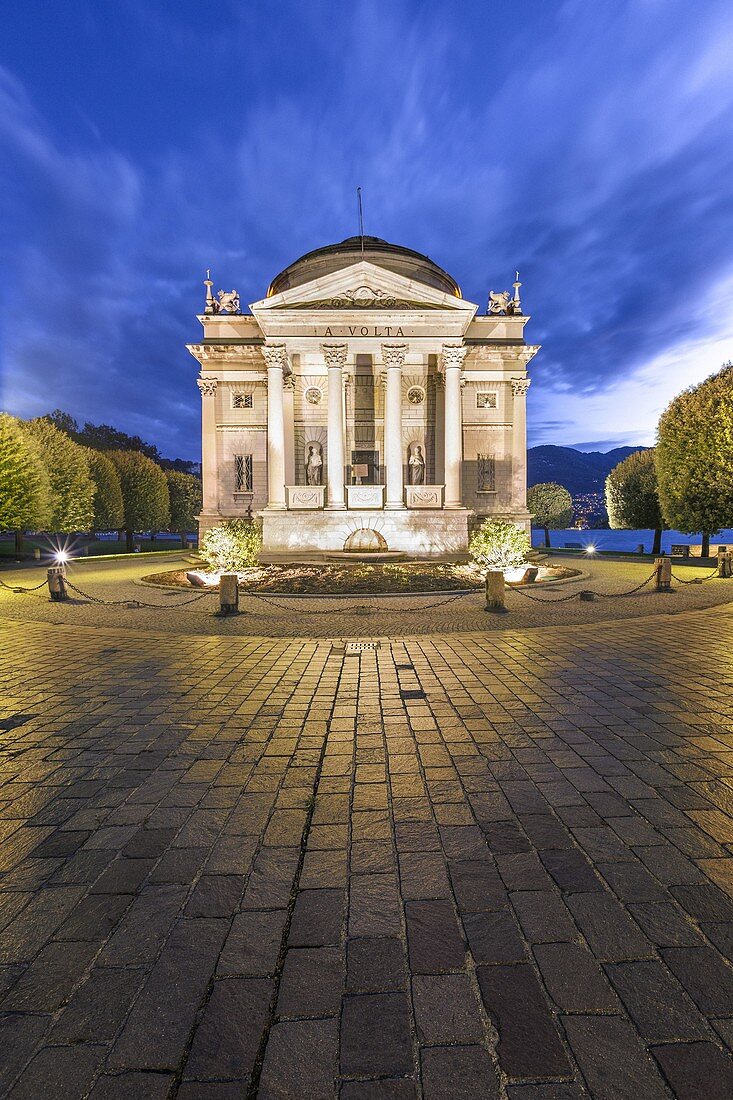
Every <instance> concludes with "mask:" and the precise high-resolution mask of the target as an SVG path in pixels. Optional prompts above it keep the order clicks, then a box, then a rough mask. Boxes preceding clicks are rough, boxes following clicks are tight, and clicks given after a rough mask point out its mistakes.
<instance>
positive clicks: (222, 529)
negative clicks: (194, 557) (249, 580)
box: [201, 519, 262, 573]
mask: <svg viewBox="0 0 733 1100" xmlns="http://www.w3.org/2000/svg"><path fill="white" fill-rule="evenodd" d="M261 549H262V531H261V530H260V526H259V524H258V523H252V522H251V521H250V520H246V519H227V520H225V521H224V523H219V524H217V526H216V527H212V528H210V530H208V531H207V532H206V534H205V535H204V537H203V538H202V540H201V557H202V558H203V559H204V561H205V562H206V564H207V565H208V566H209V568H210V569H215V570H216V571H217V572H219V573H238V572H239V571H240V570H242V569H249V568H250V567H251V566H253V565H256V564H257V558H258V556H259V553H260V550H261Z"/></svg>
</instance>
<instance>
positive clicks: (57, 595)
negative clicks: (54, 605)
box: [46, 565, 69, 600]
mask: <svg viewBox="0 0 733 1100" xmlns="http://www.w3.org/2000/svg"><path fill="white" fill-rule="evenodd" d="M46 576H47V579H48V593H49V595H50V597H51V599H52V600H68V598H69V593H68V590H67V588H66V570H65V569H64V567H63V565H52V566H50V567H49V569H48V572H47V574H46Z"/></svg>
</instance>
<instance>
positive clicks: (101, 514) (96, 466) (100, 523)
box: [86, 447, 125, 531]
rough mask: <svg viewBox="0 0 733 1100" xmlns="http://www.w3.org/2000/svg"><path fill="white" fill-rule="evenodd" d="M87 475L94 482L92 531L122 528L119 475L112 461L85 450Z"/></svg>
mask: <svg viewBox="0 0 733 1100" xmlns="http://www.w3.org/2000/svg"><path fill="white" fill-rule="evenodd" d="M86 455H87V461H88V462H89V473H90V474H91V478H92V481H93V482H94V523H93V526H94V530H95V531H115V530H117V529H119V528H120V527H123V526H124V523H125V506H124V502H123V500H122V486H121V485H120V475H119V474H118V473H117V467H116V466H115V464H114V462H113V461H112V459H111V458H110V457H109V456H108V455H106V454H102V452H101V451H95V450H93V449H92V448H91V447H87V448H86Z"/></svg>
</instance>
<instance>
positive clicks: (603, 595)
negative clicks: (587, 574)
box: [506, 569, 657, 603]
mask: <svg viewBox="0 0 733 1100" xmlns="http://www.w3.org/2000/svg"><path fill="white" fill-rule="evenodd" d="M656 575H657V571H656V569H654V570H653V571H652V572H651V573H650V575H649V576H648V577H647V578H646V580H643V581H642V582H641V584H637V585H636V587H635V588H630V589H629V590H628V592H596V591H594V590H593V589H592V588H584V589H583V592H589V593H591V594H592V595H593V597H594V598H596V599H599V600H613V599H617V598H618V597H620V596H633V595H634V593H635V592H640V591H641V590H642V588H646V586H647V585H648V584H649V583H650V581H652V580H654V578H655V577H656ZM575 583H576V584H578V583H580V582H578V581H576V582H575ZM506 591H507V592H517V593H518V594H519V595H520V596H524V597H525V599H527V600H533V601H534V602H535V603H569V601H570V600H578V599H580V596H581V593H580V592H572V593H571V594H570V595H569V596H557V597H555V598H553V597H550V599H549V600H548V599H545V598H544V597H542V596H532V595H530V593H529V592H524V591H523V590H522V589H521V588H519V587H517V586H515V585H511V584H508V585H507V586H506Z"/></svg>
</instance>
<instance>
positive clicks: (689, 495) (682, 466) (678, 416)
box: [655, 363, 733, 557]
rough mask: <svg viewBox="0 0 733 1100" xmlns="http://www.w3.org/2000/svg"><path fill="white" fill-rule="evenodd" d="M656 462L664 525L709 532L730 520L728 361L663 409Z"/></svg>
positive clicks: (732, 378) (732, 367)
mask: <svg viewBox="0 0 733 1100" xmlns="http://www.w3.org/2000/svg"><path fill="white" fill-rule="evenodd" d="M655 464H656V470H657V479H658V481H659V500H660V503H661V505H662V515H663V516H664V519H665V521H666V524H667V526H668V527H672V528H677V529H678V530H679V531H684V532H685V534H688V535H692V534H697V533H698V532H701V533H702V556H703V557H707V556H708V554H709V552H710V536H711V534H714V533H715V532H716V531H719V530H720V528H721V527H728V526H729V525H730V524H733V363H726V364H725V365H724V366H723V367H722V368H721V369H720V370H719V371H718V372H717V373H716V374H712V375H710V377H709V378H706V379H705V381H704V382H700V383H699V385H697V386H690V387H689V389H686V390H683V392H682V393H681V394H679V396H678V397H675V399H674V400H673V401H672V402H671V403H670V404H669V405H668V406H667V408H666V409H665V411H664V412H663V413H662V416H661V419H660V421H659V426H658V428H657V446H656V450H655Z"/></svg>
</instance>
